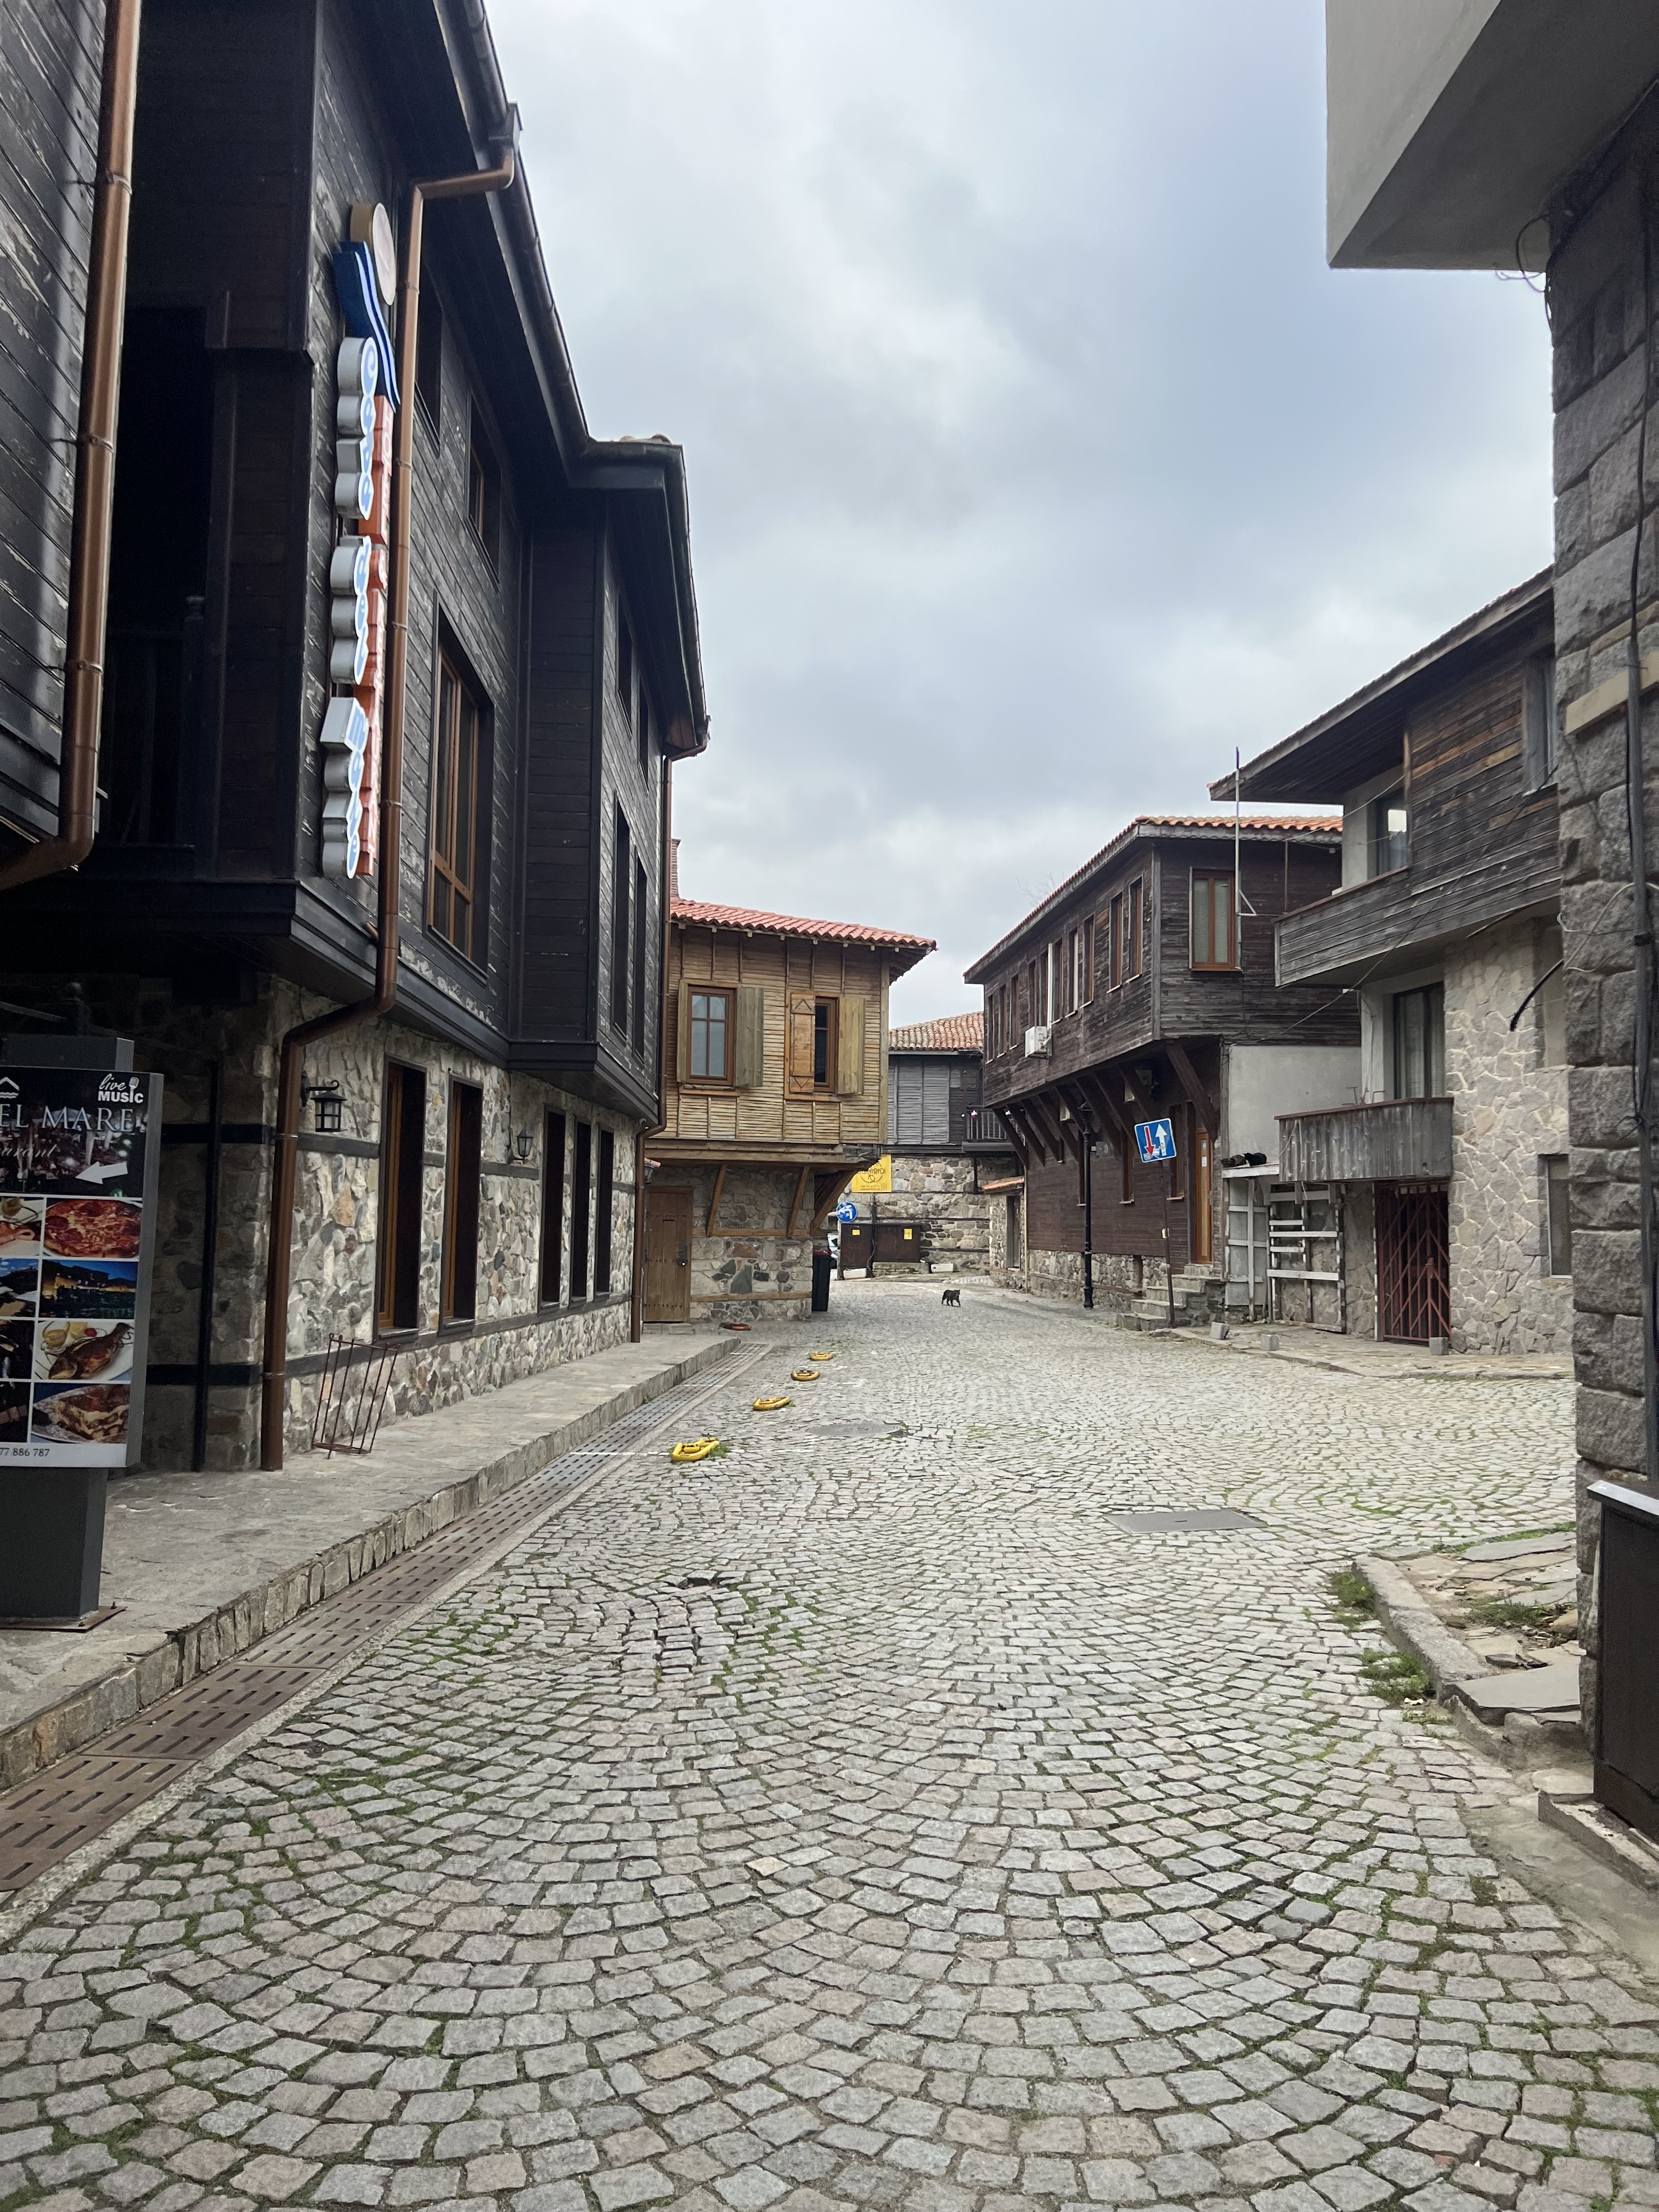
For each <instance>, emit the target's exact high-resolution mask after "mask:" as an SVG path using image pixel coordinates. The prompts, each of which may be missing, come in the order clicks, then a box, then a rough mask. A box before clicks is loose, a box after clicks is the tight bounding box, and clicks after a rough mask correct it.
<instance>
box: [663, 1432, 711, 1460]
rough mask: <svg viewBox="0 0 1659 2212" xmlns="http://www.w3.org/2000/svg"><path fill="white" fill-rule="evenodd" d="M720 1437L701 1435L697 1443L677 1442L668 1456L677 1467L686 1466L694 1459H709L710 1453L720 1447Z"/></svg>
mask: <svg viewBox="0 0 1659 2212" xmlns="http://www.w3.org/2000/svg"><path fill="white" fill-rule="evenodd" d="M719 1449H720V1438H719V1437H698V1438H697V1440H696V1443H690V1444H676V1445H675V1447H674V1449H673V1450H672V1451H671V1452H670V1453H669V1455H668V1456H669V1458H670V1459H671V1460H672V1461H673V1462H674V1464H675V1465H676V1466H677V1467H685V1466H687V1465H688V1464H689V1463H690V1462H691V1461H693V1460H699V1459H707V1458H708V1455H709V1453H710V1452H713V1451H718V1450H719Z"/></svg>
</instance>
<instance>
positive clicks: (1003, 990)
mask: <svg viewBox="0 0 1659 2212" xmlns="http://www.w3.org/2000/svg"><path fill="white" fill-rule="evenodd" d="M1339 869H1340V831H1339V829H1337V827H1336V826H1335V825H1334V823H1331V822H1330V821H1329V820H1328V819H1322V818H1315V819H1309V818H1307V817H1302V816H1295V817H1287V818H1283V819H1279V818H1273V819H1267V820H1263V819H1261V818H1256V819H1248V818H1247V819H1246V820H1244V821H1243V823H1241V824H1239V825H1238V826H1237V830H1236V829H1235V824H1234V822H1233V820H1232V818H1231V817H1221V816H1200V817H1186V816H1162V815H1158V816H1153V815H1144V816H1140V817H1138V818H1137V819H1136V820H1134V821H1133V822H1131V823H1129V824H1128V825H1127V828H1125V829H1122V830H1121V831H1120V832H1119V834H1118V835H1117V836H1115V837H1114V838H1113V839H1112V841H1111V842H1110V843H1109V844H1108V845H1106V846H1105V847H1104V848H1103V849H1102V850H1101V851H1100V852H1099V853H1097V854H1096V855H1095V856H1094V858H1093V859H1092V860H1089V861H1088V862H1086V863H1085V866H1083V867H1081V868H1080V869H1079V871H1078V872H1077V873H1076V874H1075V875H1073V877H1071V878H1069V879H1068V880H1067V881H1066V883H1064V884H1061V885H1060V888H1059V890H1056V891H1054V892H1053V893H1052V894H1051V895H1050V896H1048V898H1047V899H1045V900H1044V901H1043V902H1042V905H1041V906H1039V907H1037V908H1036V909H1035V910H1034V911H1033V912H1032V913H1031V914H1030V915H1027V916H1026V917H1025V919H1024V921H1021V922H1020V923H1019V924H1018V927H1016V928H1014V929H1012V930H1011V931H1010V932H1009V933H1008V934H1007V935H1006V937H1005V938H1004V939H1002V940H1001V942H1000V944H998V945H995V946H994V947H993V948H992V950H991V951H989V952H987V954H986V955H985V956H984V957H983V958H981V959H980V960H978V961H976V962H975V964H974V966H973V967H971V968H970V969H969V970H968V981H969V982H972V983H979V984H980V985H981V986H982V987H983V990H984V994H985V1035H986V1058H985V1103H986V1104H987V1106H989V1107H991V1108H993V1109H994V1110H995V1111H996V1112H997V1114H998V1115H1000V1117H1001V1120H1002V1121H1003V1124H1004V1125H1005V1127H1006V1128H1007V1129H1008V1130H1009V1131H1010V1132H1011V1133H1012V1136H1013V1138H1014V1139H1015V1142H1016V1144H1017V1146H1018V1150H1019V1152H1020V1154H1021V1157H1022V1161H1023V1165H1024V1192H1023V1201H1022V1202H1021V1203H1020V1204H1019V1205H1018V1206H1016V1204H1014V1203H1013V1202H1012V1201H1011V1202H1010V1203H1009V1206H1008V1216H1009V1218H1008V1222H1007V1227H1006V1231H1005V1239H1006V1247H1007V1249H1006V1267H1007V1270H1008V1272H1009V1273H1010V1274H1011V1275H1012V1276H1013V1277H1015V1278H1016V1279H1019V1280H1022V1281H1023V1282H1024V1284H1025V1285H1026V1287H1028V1288H1029V1289H1031V1290H1034V1291H1044V1292H1047V1293H1048V1294H1050V1295H1054V1296H1059V1297H1079V1296H1080V1295H1081V1293H1082V1290H1083V1285H1084V1277H1085V1267H1084V1258H1085V1243H1086V1244H1087V1245H1088V1248H1089V1251H1090V1256H1091V1263H1092V1269H1091V1271H1092V1276H1093V1285H1094V1290H1095V1295H1096V1298H1097V1304H1106V1305H1109V1306H1110V1307H1111V1308H1112V1309H1113V1310H1115V1311H1117V1312H1118V1313H1120V1314H1121V1315H1123V1316H1126V1317H1130V1318H1135V1317H1145V1318H1158V1317H1163V1316H1168V1315H1169V1314H1170V1312H1171V1311H1173V1312H1174V1315H1175V1317H1176V1320H1177V1321H1178V1322H1179V1321H1182V1320H1193V1319H1196V1318H1198V1317H1199V1316H1200V1314H1203V1313H1205V1312H1207V1311H1208V1310H1210V1308H1211V1306H1212V1304H1218V1302H1219V1300H1220V1298H1221V1297H1222V1295H1223V1291H1222V1285H1223V1284H1224V1281H1225V1257H1224V1255H1225V1212H1224V1206H1223V1179H1222V1175H1221V1167H1222V1164H1223V1163H1224V1162H1225V1160H1226V1159H1227V1158H1230V1157H1233V1158H1236V1157H1239V1156H1242V1155H1243V1154H1245V1153H1246V1152H1252V1151H1255V1150H1256V1149H1258V1148H1259V1146H1260V1144H1261V1139H1262V1137H1263V1134H1264V1125H1263V1121H1262V1114H1261V1102H1262V1099H1263V1097H1264V1093H1265V1090H1266V1087H1267V1084H1268V1082H1269V1080H1270V1071H1272V1070H1273V1069H1274V1068H1275V1067H1276V1066H1278V1065H1279V1063H1280V1062H1281V1061H1283V1060H1285V1059H1287V1058H1291V1057H1294V1059H1295V1060H1297V1063H1298V1064H1299V1066H1300V1068H1301V1070H1302V1074H1301V1077H1300V1080H1301V1081H1303V1082H1304V1084H1306V1083H1310V1082H1311V1083H1313V1084H1314V1085H1317V1086H1319V1087H1320V1088H1321V1090H1322V1091H1323V1092H1328V1094H1329V1095H1331V1096H1333V1097H1341V1096H1345V1095H1346V1093H1347V1091H1348V1090H1349V1089H1350V1088H1351V1086H1352V1082H1353V1079H1354V1077H1355V1074H1356V1072H1357V1053H1356V1050H1355V1045H1356V1040H1357V1034H1358V1018H1357V1015H1356V1014H1355V1012H1354V1011H1353V1009H1352V1006H1349V1005H1346V1004H1345V1003H1344V1002H1343V1001H1342V1000H1340V998H1339V999H1337V1000H1332V997H1331V994H1330V993H1329V992H1328V991H1323V990H1313V989H1307V988H1302V989H1297V988H1291V989H1288V990H1287V989H1284V988H1281V987H1278V986H1277V985H1276V984H1275V981H1274V977H1273V934H1272V929H1273V922H1274V921H1276V920H1277V919H1278V917H1279V915H1283V914H1285V912H1287V911H1290V910H1291V909H1293V908H1297V907H1300V906H1302V905H1304V904H1305V903H1306V902H1307V901H1308V900H1309V899H1310V897H1315V896H1320V895H1322V893H1324V892H1325V891H1327V890H1331V889H1333V888H1334V885H1335V884H1336V882H1337V880H1338V874H1339ZM1164 1119H1167V1120H1168V1121H1170V1123H1171V1124H1172V1128H1173V1133H1174V1139H1175V1147H1176V1157H1175V1159H1174V1162H1173V1163H1172V1164H1164V1163H1163V1162H1158V1163H1155V1164H1146V1163H1144V1162H1143V1161H1142V1159H1141V1158H1140V1156H1139V1148H1138V1146H1137V1143H1136V1140H1135V1137H1134V1128H1135V1126H1136V1124H1137V1123H1141V1122H1152V1121H1160V1120H1164ZM1085 1231H1086V1232H1087V1234H1086V1237H1085ZM1143 1308H1145V1313H1144V1315H1143V1313H1142V1311H1141V1310H1142V1309H1143Z"/></svg>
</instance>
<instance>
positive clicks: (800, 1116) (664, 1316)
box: [645, 898, 933, 1322]
mask: <svg viewBox="0 0 1659 2212" xmlns="http://www.w3.org/2000/svg"><path fill="white" fill-rule="evenodd" d="M931 951H933V940H932V939H930V938H926V937H911V936H907V935H905V934H904V933H902V932H899V931H894V930H883V929H873V928H871V927H868V926H867V925H866V924H865V923H862V922H838V921H803V920H801V919H799V917H798V916H795V915H780V914H757V913H753V912H750V911H749V910H748V909H746V908H741V907H729V906H711V905H705V904H702V903H700V902H697V901H695V900H690V899H679V898H677V899H675V900H674V901H673V902H672V905H671V916H670V927H669V953H668V994H669V996H668V1021H667V1024H666V1036H667V1049H666V1051H665V1062H666V1065H665V1068H664V1071H663V1100H664V1105H663V1113H664V1129H663V1133H662V1134H661V1135H660V1136H658V1137H653V1139H651V1146H650V1149H651V1154H652V1158H653V1163H654V1165H653V1170H652V1176H651V1180H650V1182H649V1183H648V1184H647V1191H646V1214H645V1225H646V1266H645V1299H646V1305H645V1317H646V1319H647V1321H649V1322H684V1321H690V1320H693V1319H696V1320H699V1321H703V1320H711V1319H712V1320H720V1321H728V1320H739V1319H755V1318H764V1319H771V1320H777V1319H784V1318H794V1317H797V1316H801V1317H804V1316H805V1315H806V1314H807V1312H808V1311H809V1310H810V1300H811V1287H812V1284H811V1271H812V1251H813V1245H814V1241H815V1240H821V1239H822V1235H823V1226H824V1223H825V1221H826V1220H827V1218H828V1217H829V1212H830V1209H831V1208H832V1207H833V1206H835V1204H836V1200H838V1199H839V1198H840V1197H841V1194H842V1192H843V1191H844V1190H845V1189H846V1188H847V1186H848V1182H850V1181H851V1180H852V1178H853V1176H854V1175H856V1174H857V1173H858V1171H859V1170H860V1168H862V1167H866V1166H868V1165H869V1164H870V1163H871V1162H872V1160H874V1159H876V1158H878V1156H879V1154H880V1152H881V1151H882V1149H883V1146H884V1144H885V1142H886V1138H887V1087H888V1086H887V994H888V987H889V986H890V984H891V983H892V981H894V979H895V978H896V976H899V975H903V974H905V973H906V971H907V970H908V969H911V968H914V967H915V964H916V963H917V962H918V961H919V960H921V959H924V958H925V957H927V954H928V953H929V952H931Z"/></svg>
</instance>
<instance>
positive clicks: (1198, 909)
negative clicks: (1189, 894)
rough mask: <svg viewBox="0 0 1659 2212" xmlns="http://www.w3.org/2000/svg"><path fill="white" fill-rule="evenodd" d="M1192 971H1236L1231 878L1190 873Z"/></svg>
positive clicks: (1236, 960) (1236, 957)
mask: <svg viewBox="0 0 1659 2212" xmlns="http://www.w3.org/2000/svg"><path fill="white" fill-rule="evenodd" d="M1192 964H1193V966H1194V968H1208V969H1218V968H1236V967H1237V965H1238V947H1237V928H1236V920H1235V915H1234V911H1233V879H1232V878H1231V876H1201V875H1200V874H1199V873H1198V872H1197V870H1196V869H1194V872H1193V951H1192Z"/></svg>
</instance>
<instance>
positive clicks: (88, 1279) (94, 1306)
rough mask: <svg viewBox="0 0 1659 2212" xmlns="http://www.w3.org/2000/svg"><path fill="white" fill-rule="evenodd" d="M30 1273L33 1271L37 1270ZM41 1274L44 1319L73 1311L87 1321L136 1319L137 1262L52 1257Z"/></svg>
mask: <svg viewBox="0 0 1659 2212" xmlns="http://www.w3.org/2000/svg"><path fill="white" fill-rule="evenodd" d="M29 1272H30V1273H31V1274H33V1273H34V1270H33V1268H31V1269H30V1271H29ZM0 1273H3V1270H0ZM137 1298H138V1267H137V1261H132V1260H48V1261H46V1264H45V1266H44V1267H42V1268H41V1269H40V1317H41V1319H42V1320H43V1321H45V1320H49V1319H52V1318H55V1317H56V1316H58V1315H59V1314H72V1315H75V1316H76V1317H77V1318H79V1319H81V1320H83V1321H131V1320H132V1319H133V1318H134V1316H135V1312H136V1310H137Z"/></svg>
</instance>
